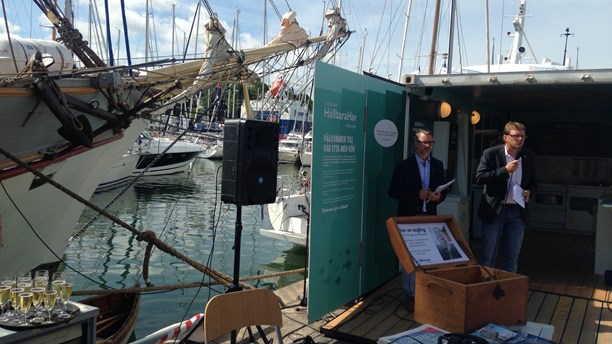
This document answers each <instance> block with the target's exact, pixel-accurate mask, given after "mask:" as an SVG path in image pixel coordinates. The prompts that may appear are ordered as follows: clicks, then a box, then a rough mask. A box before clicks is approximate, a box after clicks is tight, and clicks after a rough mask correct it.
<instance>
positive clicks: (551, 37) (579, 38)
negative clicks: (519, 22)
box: [0, 0, 612, 80]
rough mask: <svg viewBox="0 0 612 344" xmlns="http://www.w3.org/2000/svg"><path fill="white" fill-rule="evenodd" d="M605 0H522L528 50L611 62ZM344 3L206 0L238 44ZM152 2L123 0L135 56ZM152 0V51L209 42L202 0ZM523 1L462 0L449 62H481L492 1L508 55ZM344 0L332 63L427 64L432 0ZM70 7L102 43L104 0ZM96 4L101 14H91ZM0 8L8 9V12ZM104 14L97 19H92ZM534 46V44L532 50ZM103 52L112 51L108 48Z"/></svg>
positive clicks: (31, 19)
mask: <svg viewBox="0 0 612 344" xmlns="http://www.w3.org/2000/svg"><path fill="white" fill-rule="evenodd" d="M609 1H610V0H581V1H569V0H526V14H527V17H526V19H525V32H526V35H527V42H526V44H525V45H526V47H527V49H528V52H527V54H526V57H530V56H535V58H536V59H537V61H538V62H539V61H541V60H542V59H543V58H544V57H547V58H549V59H550V60H552V61H553V62H559V63H561V62H562V61H563V56H564V55H567V56H568V57H570V58H571V65H572V66H574V67H577V68H580V69H588V68H612V44H610V43H612V20H610V18H611V17H612V6H611V5H610V2H609ZM4 2H5V7H6V11H7V12H6V13H7V14H6V18H8V19H9V30H10V31H11V35H14V36H20V37H26V38H27V37H30V38H44V39H46V38H48V37H49V29H48V28H47V27H48V26H49V24H48V21H47V19H46V18H45V17H44V16H42V15H41V14H40V13H41V12H40V10H39V9H38V8H37V7H36V5H35V4H33V2H29V1H23V0H4ZM339 2H340V0H325V1H310V0H282V1H279V0H274V1H270V0H267V2H266V0H209V1H208V4H209V5H210V8H211V9H212V10H213V11H214V12H215V13H217V15H218V17H219V18H220V19H221V21H222V23H223V25H224V27H225V28H226V30H227V39H228V41H231V40H232V34H233V33H235V32H237V33H238V36H239V40H238V45H239V46H238V48H243V49H244V48H251V47H256V46H260V45H261V44H262V43H263V41H264V18H267V32H268V35H267V39H268V40H270V39H271V38H273V37H274V36H275V35H276V33H277V32H278V30H280V19H279V15H278V14H277V10H278V12H279V13H280V15H282V14H283V13H284V12H286V11H288V10H289V9H292V10H294V11H296V12H297V20H298V22H299V23H300V25H301V26H302V27H303V28H304V29H305V30H306V31H307V32H308V33H309V34H310V35H311V36H317V35H318V34H319V32H320V30H321V29H322V27H323V29H324V31H325V30H326V24H324V21H323V19H322V18H323V12H324V8H326V7H330V6H335V5H338V4H339ZM59 3H60V6H62V8H63V3H64V1H63V0H59ZM146 3H147V1H145V0H126V1H125V9H126V17H127V21H128V32H129V40H130V52H131V56H132V58H133V59H132V63H140V62H144V56H145V53H144V51H145V42H146V41H147V40H146V39H145V36H146V35H145V32H146V26H147V25H146V22H147V20H146V18H147V16H146V13H147V10H146ZM148 3H149V11H148V12H149V16H148V17H149V23H150V26H149V28H150V29H149V32H150V34H149V36H150V37H151V39H150V40H149V42H150V47H151V48H150V49H149V53H148V55H149V60H153V59H155V58H160V59H161V58H166V57H176V58H179V57H181V56H182V53H181V51H182V50H183V49H184V47H185V46H186V45H187V41H188V39H187V38H188V37H189V36H190V35H191V37H192V40H189V42H190V43H189V47H190V49H191V51H192V52H194V53H197V52H196V51H195V49H198V51H203V50H204V37H203V36H202V35H201V33H202V32H203V31H202V30H201V29H200V31H199V33H200V35H199V36H197V37H198V38H199V39H198V43H197V44H196V43H194V38H196V32H195V29H194V30H192V29H191V28H192V25H193V24H194V22H195V20H194V18H195V13H196V8H197V5H198V1H197V0H149V1H148ZM408 3H410V4H411V10H410V16H408V18H409V20H408V29H407V30H406V32H407V34H406V35H405V39H406V40H405V49H404V52H403V54H402V52H401V47H402V41H403V37H404V34H403V33H404V26H405V22H406V18H407V16H406V13H407V7H408ZM519 3H520V0H456V4H457V5H456V6H457V23H456V26H457V27H458V29H457V30H456V32H455V36H454V37H455V38H454V41H455V48H454V49H453V54H454V56H455V58H454V60H453V66H454V67H457V65H458V64H459V63H460V62H459V56H460V57H461V64H462V65H464V66H465V65H476V64H484V63H485V61H486V28H487V16H486V11H485V7H487V6H485V5H488V13H489V15H488V27H489V33H490V40H489V42H490V47H492V50H494V55H499V54H506V52H507V49H508V48H509V46H510V43H511V38H509V37H508V36H507V35H506V33H507V32H511V31H514V30H513V26H512V20H513V17H514V16H515V15H516V14H517V12H518V7H519ZM201 4H202V5H203V6H200V11H201V14H202V17H201V19H200V22H199V23H200V26H202V25H204V23H205V21H206V18H207V17H208V13H207V9H206V7H207V6H204V2H201ZM264 4H267V6H265V7H266V8H267V16H265V15H264ZM341 5H342V14H343V17H344V18H345V19H346V20H347V22H348V28H349V29H350V30H351V31H353V33H352V35H351V37H350V38H349V39H348V41H347V43H346V44H345V45H344V46H343V47H342V48H341V49H340V51H339V52H338V53H337V55H336V57H335V59H333V60H331V61H329V62H330V63H334V64H336V65H338V66H340V67H342V68H345V69H348V70H351V71H355V72H360V71H369V72H371V73H374V74H377V75H379V76H382V77H386V78H390V79H392V80H397V79H398V74H405V73H412V72H414V71H415V70H417V69H419V68H420V69H421V70H423V71H426V70H427V68H428V66H429V57H428V56H429V55H430V49H431V32H432V31H433V12H434V11H433V9H434V6H435V0H412V1H410V0H402V1H400V0H343V1H341ZM108 6H109V12H110V15H109V17H110V22H111V24H110V26H111V42H112V45H113V54H114V57H115V59H116V60H117V61H118V62H117V64H125V59H126V56H127V54H126V51H127V48H126V46H125V37H124V29H123V23H122V20H121V18H122V17H121V11H120V8H121V5H120V0H108ZM441 8H442V9H441V15H440V29H439V35H438V36H439V38H438V46H437V48H436V51H437V54H438V55H437V57H436V64H435V65H436V66H439V65H440V63H441V59H442V56H443V55H442V54H445V53H447V52H448V51H449V48H448V37H449V31H450V30H449V26H450V23H449V18H450V15H449V13H450V0H442V5H441ZM73 11H74V14H75V26H76V27H77V28H78V29H79V30H80V31H81V32H82V33H83V36H84V37H85V38H86V39H87V40H88V41H89V42H90V45H91V46H92V47H93V48H94V49H95V50H96V51H98V50H99V49H101V48H99V47H100V46H103V44H99V43H97V42H100V40H99V39H96V37H102V36H105V35H106V28H105V27H106V23H105V21H106V19H105V12H104V0H73ZM90 12H92V13H94V14H95V15H94V16H91V15H90ZM1 16H2V17H4V15H3V14H2V15H1ZM92 18H93V19H92ZM173 18H174V19H173ZM236 19H237V20H236ZM98 22H99V23H100V25H95V24H96V23H98ZM90 23H94V25H91V24H90ZM173 23H174V25H173ZM235 23H237V25H235ZM323 25H325V26H323ZM173 27H174V28H175V29H174V30H173V29H172V28H173ZM566 28H569V30H570V31H569V33H570V34H571V35H569V36H567V37H566V36H565V35H564V34H565V33H566V31H565V30H566ZM5 32H6V29H5V26H4V25H2V26H1V28H0V33H5ZM96 32H98V34H97V35H96V34H95V33H96ZM190 33H191V34H190ZM172 37H174V39H172ZM566 38H567V40H566ZM566 42H567V49H566V48H565V44H566ZM527 43H528V44H527ZM530 47H531V48H532V49H533V53H531V52H530V51H532V50H531V49H530ZM564 50H565V52H564ZM100 55H102V56H103V57H104V56H108V55H106V53H100ZM401 57H403V58H401ZM400 60H401V61H402V62H403V63H402V65H403V68H402V70H401V72H399V73H398V66H399V64H400Z"/></svg>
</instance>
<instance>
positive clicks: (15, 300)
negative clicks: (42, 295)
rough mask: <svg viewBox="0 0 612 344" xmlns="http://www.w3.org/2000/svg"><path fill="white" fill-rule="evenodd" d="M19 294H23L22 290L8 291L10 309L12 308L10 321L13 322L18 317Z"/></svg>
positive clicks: (13, 289)
mask: <svg viewBox="0 0 612 344" xmlns="http://www.w3.org/2000/svg"><path fill="white" fill-rule="evenodd" d="M19 293H23V288H11V289H10V290H9V297H10V299H11V307H12V308H13V312H11V319H12V320H15V319H16V318H17V316H18V315H19Z"/></svg>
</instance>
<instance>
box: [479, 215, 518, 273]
mask: <svg viewBox="0 0 612 344" xmlns="http://www.w3.org/2000/svg"><path fill="white" fill-rule="evenodd" d="M482 225H483V226H482V259H481V262H480V263H481V264H482V265H484V266H489V267H492V268H495V267H496V265H497V253H498V249H499V246H500V242H501V244H502V247H503V252H502V256H501V257H500V258H501V262H500V264H499V269H502V270H506V271H508V272H516V270H517V268H518V256H519V253H520V252H521V245H522V244H523V236H524V234H525V222H524V220H523V214H522V209H521V208H520V207H518V206H517V207H504V208H502V210H501V212H500V213H499V215H498V216H497V219H495V221H493V222H492V223H483V224H482Z"/></svg>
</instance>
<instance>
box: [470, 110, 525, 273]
mask: <svg viewBox="0 0 612 344" xmlns="http://www.w3.org/2000/svg"><path fill="white" fill-rule="evenodd" d="M502 138H503V141H504V144H503V145H500V146H496V147H491V148H488V149H486V150H485V151H484V152H483V154H482V157H481V158H480V163H479V164H478V168H477V170H476V183H477V184H479V185H484V189H483V197H482V200H481V202H480V205H479V208H478V217H479V218H480V220H481V221H482V229H483V233H482V257H481V264H482V265H485V266H489V267H493V268H496V267H499V268H500V269H502V270H506V271H509V272H516V270H517V268H518V256H519V253H520V251H521V246H522V243H523V235H524V232H525V209H524V208H523V205H524V202H528V201H529V198H530V194H531V192H530V190H533V189H534V188H535V185H536V179H535V166H534V162H535V155H534V154H533V152H531V151H529V150H527V149H525V148H524V147H523V146H524V144H525V141H526V139H527V134H526V129H525V125H524V124H522V123H519V122H508V123H506V125H505V127H504V132H503V136H502ZM515 188H516V189H515ZM521 190H522V198H523V201H524V202H519V203H517V201H516V193H515V192H513V191H516V192H519V195H518V197H520V196H521ZM519 201H520V199H519ZM521 203H522V204H523V205H522V204H521ZM502 238H503V240H502ZM499 245H503V250H502V251H503V256H501V257H499V258H500V263H499V266H498V264H497V258H498V257H497V255H498V248H499Z"/></svg>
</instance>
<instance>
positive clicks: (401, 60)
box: [360, 0, 412, 82]
mask: <svg viewBox="0 0 612 344" xmlns="http://www.w3.org/2000/svg"><path fill="white" fill-rule="evenodd" d="M411 9H412V0H410V1H408V6H407V7H406V21H405V22H404V37H402V50H400V60H399V66H398V67H397V82H402V67H403V66H404V50H406V36H407V35H408V21H409V20H410V11H411ZM360 55H361V54H360Z"/></svg>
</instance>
